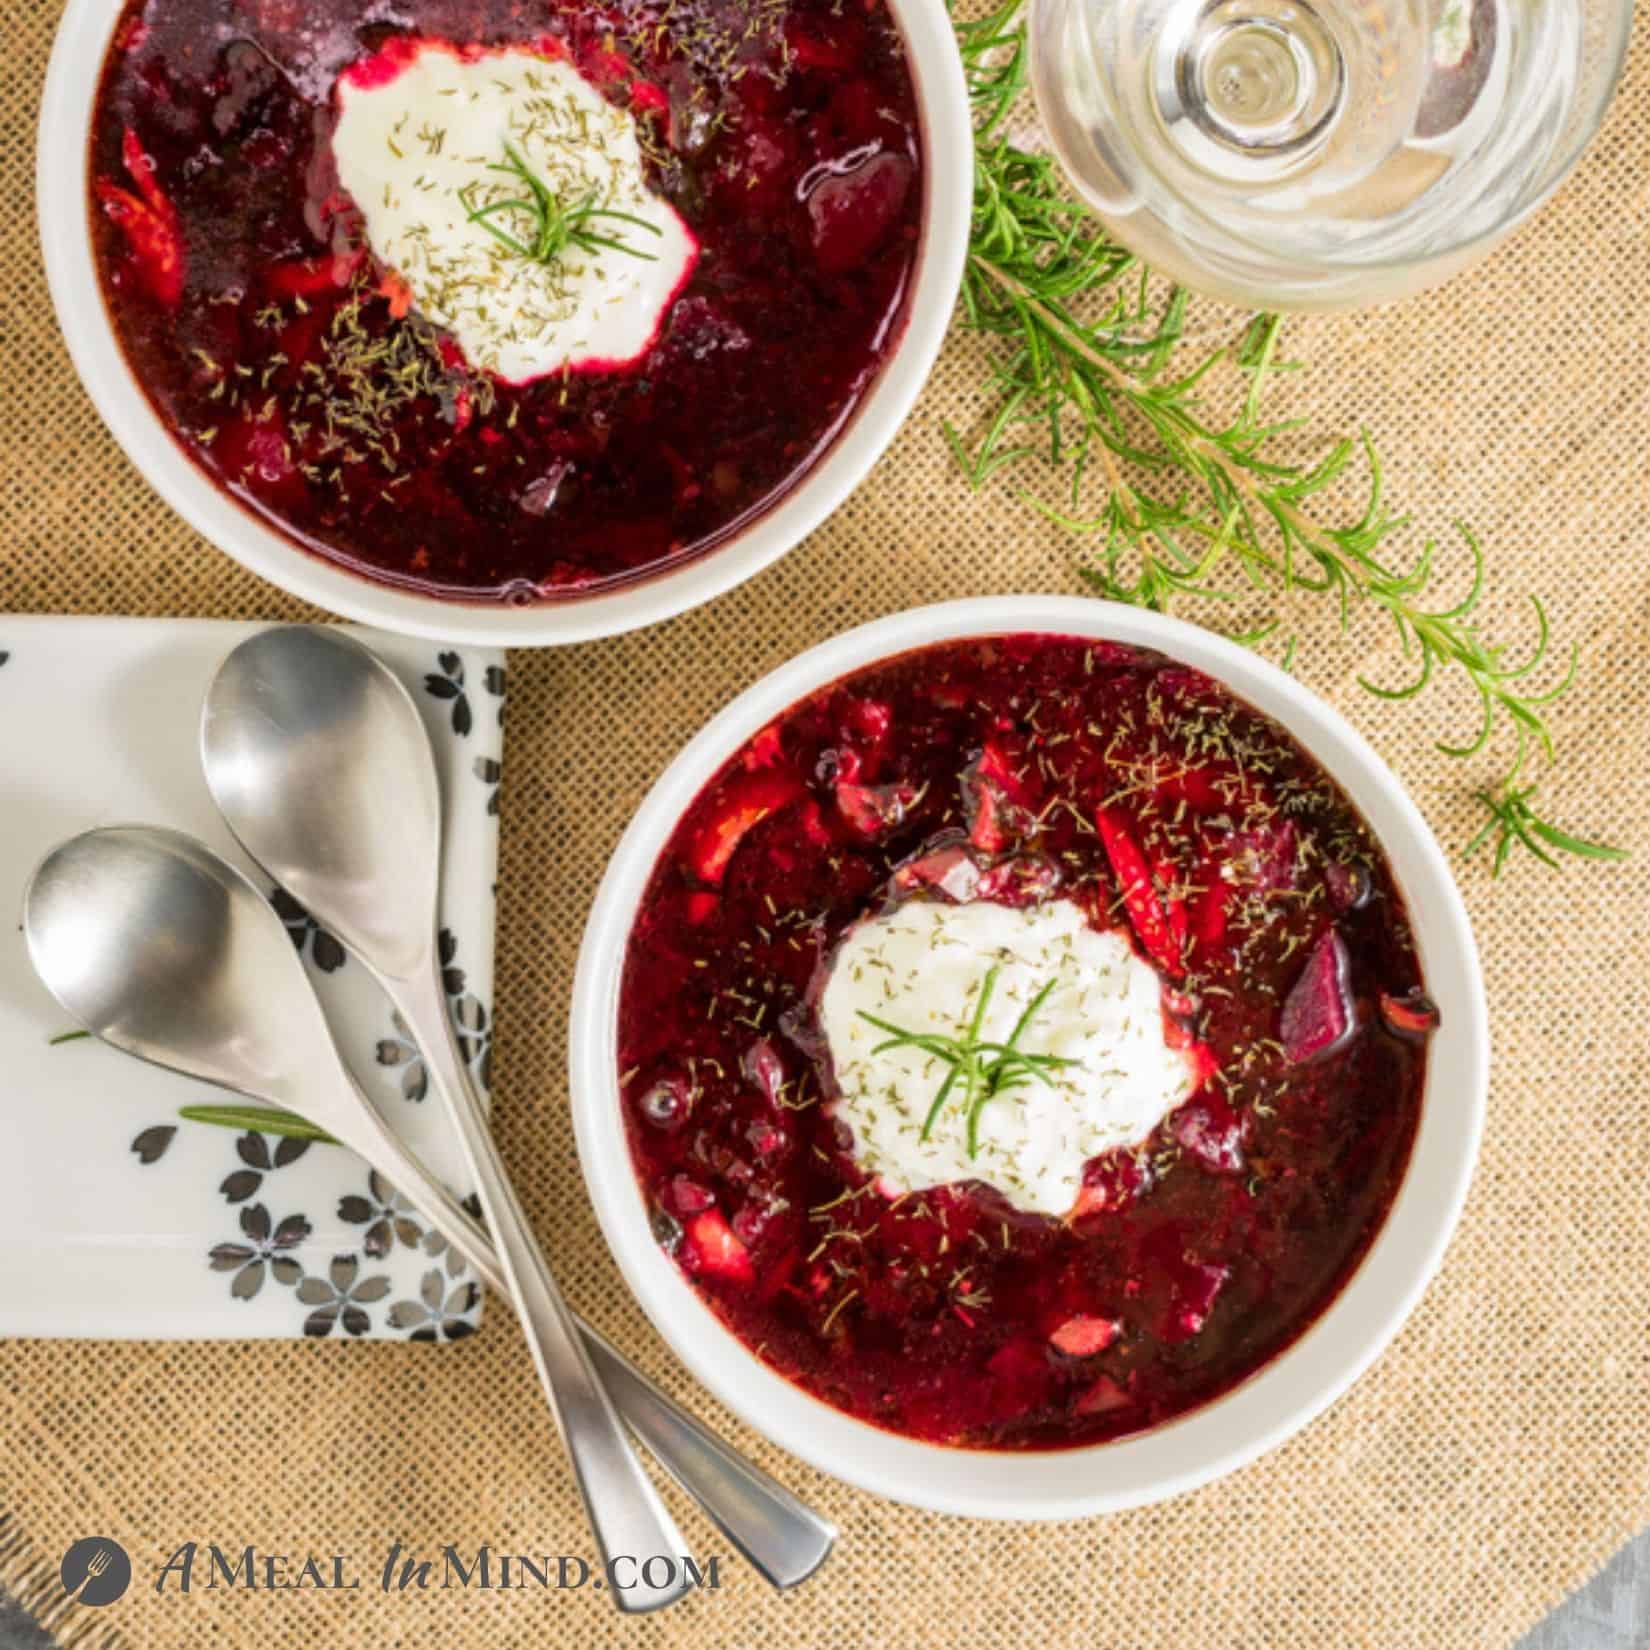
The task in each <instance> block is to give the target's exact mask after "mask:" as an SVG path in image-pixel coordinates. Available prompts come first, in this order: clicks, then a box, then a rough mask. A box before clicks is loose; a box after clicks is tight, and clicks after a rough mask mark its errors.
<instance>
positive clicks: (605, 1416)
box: [384, 958, 692, 1612]
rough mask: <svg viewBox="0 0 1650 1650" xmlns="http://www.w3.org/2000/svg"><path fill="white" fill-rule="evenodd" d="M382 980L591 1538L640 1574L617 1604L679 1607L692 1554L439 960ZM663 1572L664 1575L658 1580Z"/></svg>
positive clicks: (620, 1592) (622, 1588)
mask: <svg viewBox="0 0 1650 1650" xmlns="http://www.w3.org/2000/svg"><path fill="white" fill-rule="evenodd" d="M384 984H385V985H386V987H387V988H388V989H389V994H390V997H391V1000H392V1001H393V1002H394V1003H395V1006H396V1007H397V1008H398V1009H399V1010H400V1011H401V1017H402V1019H403V1020H405V1021H406V1023H407V1028H408V1029H409V1030H410V1031H411V1032H412V1034H413V1040H414V1041H415V1042H416V1043H417V1044H418V1046H419V1048H420V1049H421V1050H422V1051H423V1054H424V1064H425V1069H426V1070H427V1071H428V1073H429V1074H430V1076H431V1078H432V1079H433V1080H434V1083H435V1088H436V1091H437V1093H439V1094H440V1095H441V1097H442V1099H443V1101H444V1102H445V1105H446V1111H447V1116H448V1118H449V1119H450V1120H451V1122H452V1124H453V1127H454V1128H455V1129H456V1131H457V1133H458V1138H459V1144H460V1146H461V1148H462V1150H463V1154H464V1159H465V1164H466V1167H467V1168H468V1169H469V1171H470V1174H471V1177H472V1178H473V1180H474V1182H475V1187H476V1193H477V1195H478V1196H479V1197H480V1199H481V1207H482V1210H483V1212H484V1213H485V1215H486V1217H487V1225H488V1228H489V1229H490V1231H491V1232H492V1234H493V1246H494V1248H495V1249H496V1250H497V1251H498V1258H499V1269H500V1271H501V1272H502V1273H503V1277H504V1282H505V1283H506V1285H507V1286H508V1290H509V1294H510V1297H511V1299H512V1300H514V1302H515V1305H516V1312H517V1314H518V1316H519V1317H520V1318H521V1326H522V1330H523V1333H524V1334H525V1336H526V1338H527V1345H528V1349H529V1350H530V1351H531V1352H532V1354H533V1362H534V1364H535V1365H536V1366H537V1367H538V1372H539V1379H540V1382H541V1384H542V1385H543V1387H544V1395H545V1397H546V1399H547V1400H548V1401H549V1404H550V1409H551V1412H552V1414H554V1415H555V1417H556V1420H557V1422H558V1424H559V1425H560V1427H561V1434H562V1439H563V1441H564V1442H565V1443H566V1446H567V1453H568V1457H569V1459H570V1460H571V1461H572V1464H573V1476H574V1479H575V1480H576V1482H577V1483H578V1486H579V1490H580V1493H581V1494H582V1495H583V1497H584V1503H585V1508H586V1511H587V1512H588V1513H589V1515H590V1523H591V1527H592V1528H593V1530H594V1531H595V1535H596V1544H597V1546H598V1547H599V1548H600V1549H601V1552H602V1557H603V1559H604V1560H607V1561H608V1562H609V1566H610V1569H609V1573H610V1574H613V1573H614V1572H613V1571H612V1569H611V1563H612V1561H613V1560H615V1559H620V1560H625V1561H628V1570H627V1571H626V1572H622V1573H627V1574H628V1575H629V1576H630V1577H632V1578H633V1579H632V1580H631V1582H630V1583H629V1584H628V1585H621V1584H618V1583H617V1582H616V1583H615V1587H614V1592H615V1596H616V1599H617V1602H618V1604H619V1607H620V1608H621V1609H623V1610H627V1611H635V1612H640V1611H645V1610H657V1609H660V1608H662V1607H663V1606H665V1605H667V1604H672V1603H674V1602H675V1601H676V1600H677V1599H679V1598H680V1597H682V1595H683V1594H684V1593H686V1592H687V1591H688V1589H689V1588H690V1587H691V1585H692V1582H691V1580H690V1579H689V1577H688V1575H687V1573H686V1567H685V1566H684V1565H683V1563H682V1562H681V1561H682V1559H683V1557H684V1556H685V1553H686V1548H685V1547H684V1545H683V1541H682V1535H681V1532H680V1531H679V1530H678V1529H677V1528H676V1524H675V1521H674V1520H673V1519H672V1518H671V1516H670V1513H669V1512H668V1511H667V1510H666V1508H665V1504H664V1502H663V1501H662V1500H660V1498H659V1492H658V1491H657V1489H655V1488H654V1485H653V1481H652V1480H651V1479H650V1478H649V1477H648V1476H647V1474H646V1473H645V1472H644V1471H643V1470H642V1464H641V1461H640V1460H639V1459H638V1458H637V1455H636V1452H635V1450H634V1449H633V1448H632V1447H631V1443H630V1438H629V1436H628V1434H627V1433H626V1432H625V1430H624V1428H623V1426H621V1425H620V1422H619V1417H618V1415H617V1414H616V1413H615V1411H614V1408H613V1404H612V1400H611V1399H610V1398H609V1396H608V1394H607V1392H606V1391H605V1390H604V1388H603V1387H602V1384H601V1381H600V1379H599V1378H598V1377H597V1375H596V1371H595V1368H594V1367H593V1365H592V1364H591V1361H590V1357H589V1355H588V1353H586V1351H585V1349H584V1342H583V1341H582V1340H581V1339H580V1337H579V1333H578V1330H577V1328H576V1327H575V1325H574V1323H573V1315H572V1313H571V1312H570V1311H569V1310H568V1308H567V1303H566V1301H564V1300H563V1299H562V1294H561V1290H560V1289H559V1288H558V1287H557V1286H556V1280H555V1279H554V1278H553V1277H552V1276H551V1274H550V1268H549V1267H548V1266H547V1265H546V1264H545V1259H544V1254H543V1251H542V1250H541V1249H540V1248H539V1245H538V1241H537V1239H536V1238H535V1237H534V1236H533V1232H532V1228H531V1227H530V1226H529V1225H528V1223H527V1217H526V1215H525V1213H524V1212H523V1210H522V1207H521V1203H520V1200H519V1199H518V1198H517V1197H516V1193H515V1188H514V1187H513V1186H512V1185H511V1184H510V1177H509V1175H508V1173H507V1172H506V1170H505V1167H504V1163H503V1161H502V1159H501V1158H500V1157H499V1155H498V1148H497V1147H496V1146H495V1145H494V1144H493V1137H492V1134H491V1132H490V1131H489V1129H488V1127H487V1123H486V1119H485V1118H484V1117H483V1116H482V1113H481V1108H480V1106H479V1104H478V1103H477V1101H476V1099H475V1095H474V1091H473V1090H472V1089H471V1088H470V1084H469V1078H468V1076H467V1074H466V1072H465V1069H464V1063H463V1061H462V1059H461V1058H460V1056H459V1053H458V1049H457V1047H456V1045H455V1042H454V1036H453V1029H452V1022H451V1020H450V1019H449V1018H448V1015H447V1004H446V999H445V996H444V994H443V992H442V987H441V982H440V978H439V976H438V974H437V971H436V966H435V962H434V959H433V958H432V959H431V960H430V963H429V966H428V969H427V971H425V972H422V973H421V974H419V975H416V976H415V977H414V978H413V979H411V980H391V979H386V980H385V981H384ZM655 1560H656V1561H658V1562H657V1563H655V1562H654V1561H655ZM656 1572H662V1573H663V1575H664V1576H665V1577H666V1579H665V1580H664V1581H662V1582H658V1583H656V1582H654V1581H653V1580H651V1579H650V1578H651V1577H652V1576H653V1575H654V1574H655V1573H656Z"/></svg>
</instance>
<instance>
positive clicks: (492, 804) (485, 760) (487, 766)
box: [472, 756, 504, 819]
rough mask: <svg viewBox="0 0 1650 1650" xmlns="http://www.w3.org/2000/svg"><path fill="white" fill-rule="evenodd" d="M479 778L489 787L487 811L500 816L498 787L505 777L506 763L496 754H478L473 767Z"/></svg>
mask: <svg viewBox="0 0 1650 1650" xmlns="http://www.w3.org/2000/svg"><path fill="white" fill-rule="evenodd" d="M472 771H473V772H474V774H475V776H476V778H477V779H479V780H480V781H481V783H482V784H483V785H485V786H486V787H487V812H488V815H489V816H490V817H492V818H495V819H496V818H497V817H498V787H499V781H500V780H501V779H503V778H504V764H503V763H502V762H500V761H499V759H498V758H497V757H496V756H478V757H477V758H476V759H475V766H474V768H473V769H472Z"/></svg>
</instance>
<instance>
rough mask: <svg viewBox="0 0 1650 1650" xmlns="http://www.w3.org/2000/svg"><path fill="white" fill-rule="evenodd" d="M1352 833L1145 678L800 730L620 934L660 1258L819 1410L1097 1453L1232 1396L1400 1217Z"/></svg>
mask: <svg viewBox="0 0 1650 1650" xmlns="http://www.w3.org/2000/svg"><path fill="white" fill-rule="evenodd" d="M1436 1020H1437V1014H1436V1011H1435V1009H1434V1008H1433V1006H1432V1004H1431V1002H1430V1000H1429V999H1428V997H1427V996H1426V995H1425V992H1424V990H1423V986H1422V980H1421V974H1420V969H1419V965H1418V962H1417V957H1416V952H1415V947H1414V943H1413V940H1412V937H1411V933H1410V927H1409V923H1408V920H1407V917H1406V914H1405V910H1404V905H1403V901H1402V899H1401V897H1400V895H1399V893H1398V890H1397V888H1396V886H1395V884H1394V881H1393V878H1392V874H1391V871H1390V869H1389V867H1388V865H1387V863H1386V860H1385V858H1384V857H1383V855H1382V853H1381V850H1380V848H1379V846H1378V844H1377V843H1376V841H1375V840H1374V838H1373V837H1372V835H1371V833H1370V831H1369V829H1368V827H1367V826H1366V825H1365V823H1364V821H1363V820H1362V819H1361V818H1360V817H1359V815H1358V813H1357V812H1356V810H1355V809H1354V808H1353V807H1352V805H1351V804H1350V803H1349V801H1348V800H1347V798H1346V797H1345V796H1344V795H1343V794H1342V793H1341V791H1340V790H1339V789H1338V788H1337V787H1336V785H1335V784H1334V782H1333V781H1332V780H1331V779H1330V778H1329V776H1328V775H1327V774H1326V773H1325V772H1324V771H1323V769H1322V768H1321V767H1319V766H1318V764H1317V763H1316V762H1315V761H1314V760H1313V759H1312V758H1311V757H1309V756H1308V755H1307V754H1306V753H1305V751H1303V750H1302V749H1301V747H1300V746H1299V745H1298V744H1296V743H1295V741H1294V740H1293V739H1292V738H1291V737H1290V736H1289V735H1288V734H1287V733H1286V732H1285V731H1284V730H1283V729H1281V728H1280V727H1279V726H1278V725H1277V724H1276V723H1274V722H1272V721H1271V720H1270V719H1269V718H1267V717H1265V716H1263V715H1261V714H1260V713H1259V712H1257V711H1255V710H1254V709H1252V708H1251V707H1249V706H1248V705H1246V704H1244V703H1243V702H1242V701H1240V700H1239V699H1237V698H1236V697H1234V696H1233V695H1232V694H1231V693H1230V692H1228V691H1227V690H1226V689H1225V688H1224V687H1222V686H1221V685H1220V684H1218V683H1217V682H1215V681H1213V680H1211V679H1210V678H1208V677H1206V676H1204V675H1202V674H1200V673H1199V672H1197V671H1195V670H1191V669H1188V668H1186V667H1184V666H1181V665H1178V664H1175V663H1173V662H1171V661H1169V660H1166V659H1164V658H1162V657H1160V656H1158V655H1155V654H1152V653H1148V652H1144V651H1139V650H1135V649H1131V648H1125V647H1121V646H1115V645H1108V644H1104V643H1095V642H1089V641H1083V640H1079V639H1074V638H1065V637H1060V636H1023V635H1022V636H1013V637H1002V638H993V639H986V640H976V641H967V642H957V643H947V644H943V645H940V646H936V647H931V648H928V649H924V650H921V651H918V652H914V653H910V654H907V655H904V656H902V657H898V658H895V659H892V660H889V661H886V662H883V663H880V664H876V665H873V666H871V667H868V668H866V669H864V670H862V671H860V672H858V673H857V674H855V675H852V676H850V677H847V678H845V679H844V680H842V681H839V682H837V683H836V684H834V685H833V686H831V687H829V688H826V689H824V690H822V691H820V692H818V693H816V694H814V695H813V696H812V697H810V698H808V699H807V700H805V701H803V702H802V703H800V704H798V705H796V706H795V707H793V708H792V709H791V710H790V711H788V712H787V713H786V714H785V715H784V716H782V717H780V718H779V719H778V720H777V721H776V722H774V723H773V724H772V725H771V726H769V727H767V728H765V729H763V731H762V732H761V733H760V734H758V735H757V736H756V737H755V738H754V739H752V740H750V741H749V742H748V744H747V745H746V746H745V747H744V748H743V749H742V750H741V751H740V752H739V753H738V754H737V755H736V756H735V757H734V758H733V759H732V760H730V761H729V762H728V763H727V764H726V765H725V766H724V767H723V769H722V770H721V772H720V773H718V774H717V775H716V777H715V778H714V779H713V780H712V781H711V782H710V784H708V785H707V786H706V787H705V789H704V791H703V792H702V793H701V795H700V796H699V797H698V799H697V800H696V801H695V802H694V804H693V806H692V807H691V809H690V810H689V811H688V813H687V814H686V816H685V817H684V818H683V819H682V821H681V822H680V824H679V826H678V827H677V828H676V830H675V832H674V833H673V835H672V837H671V839H670V841H669V844H668V846H667V848H666V850H665V851H664V853H663V855H662V856H661V858H660V860H659V862H658V864H657V866H656V867H655V869H654V871H653V873H652V877H651V879H650V882H649V884H648V886H647V889H646V892H645V895H644V897H643V899H642V902H641V904H640V907H639V912H638V916H637V920H636V924H635V927H634V930H633V933H632V935H631V938H630V941H629V945H628V950H627V954H626V961H625V969H624V977H623V983H622V992H621V998H620V1007H619V1022H618V1050H619V1065H620V1091H621V1095H622V1104H623V1107H624V1112H625V1122H626V1129H627V1134H628V1138H629V1140H630V1144H631V1149H632V1153H633V1156H634V1160H635V1167H636V1171H637V1174H638V1176H639V1178H640V1182H641V1185H642V1188H643V1191H644V1194H645V1196H646V1198H647V1200H648V1203H649V1206H650V1209H651V1212H652V1220H653V1228H654V1232H655V1234H656V1236H657V1239H658V1241H659V1243H660V1244H661V1246H662V1247H663V1248H664V1249H665V1250H666V1252H667V1253H669V1254H670V1255H672V1256H673V1257H674V1258H675V1261H676V1263H677V1264H678V1265H679V1266H680V1267H681V1269H682V1270H683V1272H684V1273H685V1274H686V1275H687V1276H688V1278H689V1279H690V1280H691V1281H692V1283H693V1285H694V1286H695V1287H696V1289H697V1290H698V1291H699V1293H700V1294H701V1295H702V1296H703V1298H704V1299H705V1301H706V1302H707V1303H708V1304H709V1305H710V1306H711V1307H712V1309H713V1310H714V1311H715V1312H716V1313H717V1315H718V1316H719V1317H720V1318H721V1320H722V1321H723V1322H724V1323H725V1324H726V1325H727V1326H728V1328H729V1329H731V1330H732V1331H733V1332H734V1333H735V1334H737V1335H738V1336H739V1338H740V1339H741V1340H742V1341H743V1342H744V1343H745V1345H746V1346H747V1347H749V1348H750V1349H751V1351H752V1352H754V1353H755V1354H756V1355H757V1356H759V1357H760V1358H762V1359H763V1360H765V1361H766V1362H767V1363H768V1364H769V1365H770V1366H771V1367H773V1368H774V1369H776V1370H778V1371H779V1372H781V1373H782V1374H784V1375H785V1376H787V1377H789V1378H790V1379H791V1380H793V1381H795V1382H796V1383H798V1384H799V1385H800V1386H802V1387H803V1388H805V1389H806V1390H807V1391H809V1392H811V1393H813V1394H814V1395H815V1396H817V1397H819V1398H821V1399H823V1400H825V1401H826V1402H828V1403H831V1404H834V1405H836V1406H837V1407H838V1408H840V1409H842V1410H845V1411H846V1412H847V1413H849V1414H850V1415H854V1416H856V1417H858V1418H860V1419H862V1420H865V1421H868V1422H872V1423H875V1424H877V1425H879V1426H883V1427H887V1428H890V1429H892V1430H894V1431H897V1432H901V1433H905V1434H908V1435H910V1436H913V1437H916V1438H920V1439H925V1440H930V1441H933V1442H937V1443H944V1444H952V1445H964V1446H976V1447H988V1448H999V1449H1026V1448H1048V1447H1057V1446H1068V1445H1081V1444H1091V1443H1095V1442H1098V1441H1102V1440H1105V1439H1109V1438H1113V1437H1116V1436H1118V1435H1120V1434H1124V1433H1129V1432H1134V1431H1137V1430H1139V1429H1141V1428H1145V1427H1151V1426H1154V1425H1157V1424H1158V1423H1160V1422H1163V1421H1166V1420H1168V1419H1169V1418H1171V1417H1173V1416H1175V1415H1179V1414H1182V1413H1184V1412H1185V1411H1187V1410H1188V1409H1191V1408H1192V1407H1194V1406H1196V1405H1199V1404H1203V1403H1206V1402H1207V1401H1208V1400H1210V1399H1211V1398H1214V1397H1216V1396H1217V1395H1219V1394H1220V1393H1222V1392H1225V1391H1227V1390H1228V1389H1229V1388H1231V1387H1232V1386H1233V1385H1234V1384H1235V1383H1237V1382H1238V1381H1241V1380H1242V1379H1243V1378H1244V1377H1245V1376H1247V1375H1249V1374H1250V1373H1252V1372H1253V1371H1254V1370H1256V1369H1257V1368H1259V1367H1260V1366H1261V1365H1262V1364H1264V1363H1265V1362H1267V1360H1268V1359H1271V1358H1273V1357H1275V1356H1276V1355H1277V1354H1278V1353H1279V1352H1280V1351H1282V1350H1283V1349H1284V1348H1285V1347H1287V1346H1288V1345H1289V1344H1290V1342H1291V1341H1293V1340H1294V1339H1295V1337H1297V1336H1298V1335H1299V1334H1300V1333H1301V1332H1302V1331H1303V1330H1304V1329H1305V1328H1306V1327H1307V1326H1308V1325H1309V1324H1310V1323H1312V1321H1313V1320H1314V1319H1315V1318H1317V1317H1318V1316H1319V1314H1321V1313H1322V1312H1323V1311H1324V1310H1325V1308H1326V1307H1327V1306H1328V1305H1329V1303H1330V1302H1331V1301H1332V1300H1333V1298H1334V1297H1335V1294H1336V1292H1337V1291H1338V1290H1339V1289H1340V1288H1341V1286H1342V1285H1343V1284H1344V1283H1345V1281H1346V1279H1347V1277H1348V1276H1349V1274H1350V1273H1351V1272H1352V1270H1353V1269H1354V1268H1355V1267H1356V1266H1357V1264H1358V1262H1359V1259H1360V1258H1361V1257H1362V1256H1363V1254H1364V1253H1365V1251H1366V1249H1367V1248H1368V1246H1369V1244H1370V1242H1371V1240H1372V1238H1373V1237H1374V1235H1375V1233H1376V1231H1377V1230H1378V1229H1379V1227H1380V1225H1381V1223H1382V1221H1383V1220H1384V1219H1385V1217H1386V1214H1387V1211H1388V1209H1389V1208H1390V1206H1391V1204H1392V1200H1393V1198H1394V1196H1395V1194H1396V1192H1397V1189H1398V1185H1399V1182H1400V1180H1401V1178H1402V1176H1403V1173H1404V1169H1405V1165H1406V1163H1407V1161H1408V1158H1409V1153H1410V1148H1411V1145H1412V1142H1413V1140H1414V1137H1415V1131H1416V1125H1417V1121H1418V1116H1419V1111H1420V1106H1421V1099H1422V1089H1423V1083H1424V1078H1425V1072H1426V1045H1427V1039H1428V1035H1429V1033H1430V1032H1431V1030H1432V1029H1433V1027H1434V1026H1435V1024H1436Z"/></svg>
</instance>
